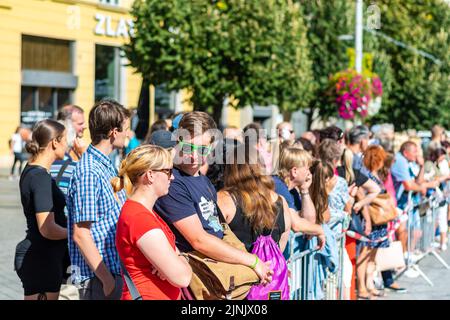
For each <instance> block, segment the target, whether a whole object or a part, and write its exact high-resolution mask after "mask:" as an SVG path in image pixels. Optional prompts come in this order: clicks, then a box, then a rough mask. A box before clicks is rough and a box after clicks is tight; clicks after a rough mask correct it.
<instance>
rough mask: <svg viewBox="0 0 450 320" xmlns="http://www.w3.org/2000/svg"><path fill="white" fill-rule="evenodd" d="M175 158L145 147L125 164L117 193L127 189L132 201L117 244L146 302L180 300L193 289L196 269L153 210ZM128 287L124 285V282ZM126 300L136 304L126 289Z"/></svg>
mask: <svg viewBox="0 0 450 320" xmlns="http://www.w3.org/2000/svg"><path fill="white" fill-rule="evenodd" d="M171 180H173V175H172V157H171V154H170V153H169V151H167V150H165V149H163V148H161V147H158V146H152V145H144V146H140V147H138V148H136V149H134V150H133V151H131V152H130V154H129V155H128V156H127V157H126V158H125V160H123V161H122V164H121V167H120V170H119V176H118V177H116V178H114V179H113V180H112V181H111V183H112V185H113V188H114V191H115V192H117V191H119V190H121V189H125V191H126V192H127V195H128V197H129V198H128V200H127V201H126V202H125V204H124V205H123V207H122V211H121V213H120V217H119V221H118V223H117V234H116V246H117V251H118V252H119V256H120V258H121V259H122V261H123V264H124V266H125V268H126V269H127V271H128V273H129V274H130V277H131V279H132V280H133V283H134V285H135V286H136V288H137V290H138V291H139V293H140V295H141V296H142V298H143V299H144V300H178V299H180V297H181V290H180V288H185V287H187V286H188V285H189V283H190V281H191V276H192V269H191V267H190V266H189V264H188V262H187V261H186V259H185V258H183V257H182V256H180V255H179V251H178V249H177V248H176V247H175V236H174V234H173V233H172V231H171V230H170V228H169V227H168V226H167V224H166V223H165V222H164V221H163V220H162V219H161V218H160V217H159V216H158V215H157V214H156V213H155V212H154V211H153V205H154V204H155V201H156V200H157V199H158V198H159V197H162V196H164V195H166V194H167V193H168V191H169V185H170V181H171ZM124 283H125V281H124ZM122 300H131V295H130V292H129V290H128V288H127V286H126V285H124V289H123V293H122Z"/></svg>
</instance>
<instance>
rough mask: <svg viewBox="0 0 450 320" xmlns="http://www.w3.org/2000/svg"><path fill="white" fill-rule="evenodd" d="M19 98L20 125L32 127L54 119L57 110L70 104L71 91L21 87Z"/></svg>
mask: <svg viewBox="0 0 450 320" xmlns="http://www.w3.org/2000/svg"><path fill="white" fill-rule="evenodd" d="M21 98H22V99H21V123H23V124H25V125H28V126H33V125H34V124H35V123H36V122H38V121H40V120H43V119H47V118H54V117H55V115H56V113H57V110H58V108H60V107H62V106H64V105H66V104H70V103H72V90H70V89H63V88H50V87H27V86H22V90H21Z"/></svg>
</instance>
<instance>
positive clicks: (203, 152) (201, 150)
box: [178, 140, 212, 157]
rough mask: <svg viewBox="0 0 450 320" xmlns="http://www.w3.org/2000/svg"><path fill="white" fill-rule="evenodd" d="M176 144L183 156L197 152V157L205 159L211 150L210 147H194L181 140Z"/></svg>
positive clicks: (194, 145)
mask: <svg viewBox="0 0 450 320" xmlns="http://www.w3.org/2000/svg"><path fill="white" fill-rule="evenodd" d="M178 144H179V145H180V147H181V151H182V152H183V153H184V154H192V153H194V152H197V154H198V155H200V156H202V157H206V156H207V155H209V154H210V153H211V150H212V147H211V146H203V145H196V144H192V143H188V142H184V141H181V140H180V141H179V142H178Z"/></svg>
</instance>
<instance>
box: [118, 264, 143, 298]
mask: <svg viewBox="0 0 450 320" xmlns="http://www.w3.org/2000/svg"><path fill="white" fill-rule="evenodd" d="M119 260H120V267H121V268H122V272H123V277H124V278H125V282H126V284H127V287H128V290H129V291H130V295H131V299H133V300H142V296H141V294H140V293H139V290H138V289H137V288H136V286H135V285H134V282H133V280H132V279H131V277H130V274H129V273H128V271H127V269H126V268H125V266H124V264H123V262H122V259H121V258H120V257H119Z"/></svg>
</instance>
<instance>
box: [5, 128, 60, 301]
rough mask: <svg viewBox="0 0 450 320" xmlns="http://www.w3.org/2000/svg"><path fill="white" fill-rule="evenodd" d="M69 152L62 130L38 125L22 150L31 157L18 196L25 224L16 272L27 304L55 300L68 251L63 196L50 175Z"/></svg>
mask: <svg viewBox="0 0 450 320" xmlns="http://www.w3.org/2000/svg"><path fill="white" fill-rule="evenodd" d="M66 148H67V141H66V130H65V128H64V125H62V124H60V123H59V122H56V121H54V120H50V119H47V120H42V121H40V122H38V123H37V124H36V125H35V126H34V129H33V135H32V140H31V141H29V142H28V143H27V145H26V149H27V151H28V152H29V153H30V154H31V158H30V160H29V162H28V164H27V165H26V167H25V169H24V170H23V172H22V175H21V176H20V183H19V187H20V196H21V202H22V206H23V211H24V214H25V218H26V221H27V232H26V233H27V235H26V237H25V240H23V241H21V242H19V244H18V245H17V247H16V254H15V259H14V267H15V270H16V272H17V275H18V276H19V278H20V280H21V281H22V285H23V289H24V296H25V300H57V299H58V296H59V291H60V288H61V284H62V281H63V273H64V272H65V271H66V270H64V269H65V268H64V257H65V255H66V252H67V241H66V239H67V229H66V228H67V221H66V217H65V215H64V207H65V206H66V202H65V198H64V194H63V193H62V192H61V190H59V188H58V187H57V185H56V183H55V180H53V179H52V177H51V175H50V173H49V170H50V166H51V164H52V163H53V162H54V161H55V160H57V159H63V158H64V153H65V151H66Z"/></svg>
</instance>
